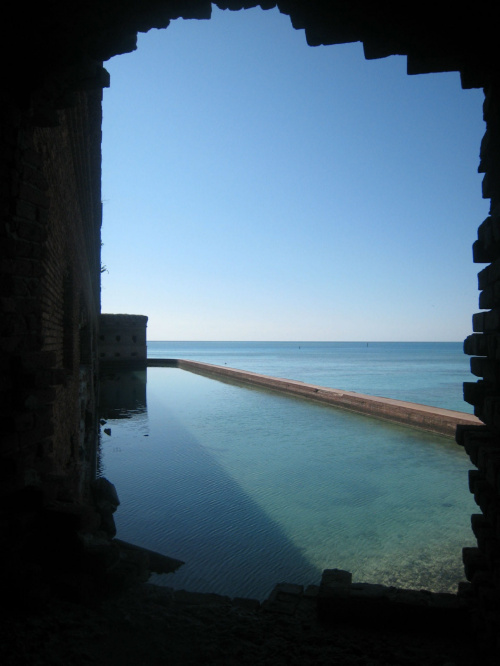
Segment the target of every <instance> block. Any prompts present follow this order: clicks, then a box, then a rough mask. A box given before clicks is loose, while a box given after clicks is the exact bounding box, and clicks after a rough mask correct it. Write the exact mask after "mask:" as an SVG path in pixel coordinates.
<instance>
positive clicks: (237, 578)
mask: <svg viewBox="0 0 500 666" xmlns="http://www.w3.org/2000/svg"><path fill="white" fill-rule="evenodd" d="M197 344H199V343H197ZM212 344H213V343H212ZM224 344H227V343H224ZM235 344H238V345H241V344H242V343H235ZM291 344H293V343H291ZM316 344H317V343H316ZM154 346H155V344H154V343H149V351H150V353H151V352H152V351H153V350H152V347H154ZM210 346H212V345H210ZM251 346H252V347H253V345H251ZM300 346H301V347H302V344H301V345H300ZM229 347H230V349H228V350H226V352H224V350H223V349H222V348H221V349H219V350H217V353H218V354H219V359H220V358H221V357H222V358H224V357H225V358H227V357H228V356H229V355H231V354H232V355H233V358H234V357H235V356H236V355H237V354H239V357H238V358H240V359H241V358H242V354H241V347H239V348H238V351H237V350H235V348H234V346H232V345H229ZM158 348H160V345H159V344H158ZM365 348H366V345H365ZM170 349H172V348H170ZM209 351H210V354H212V353H213V350H209ZM385 351H386V352H388V350H385ZM428 351H429V350H424V351H423V352H422V353H425V354H426V355H427V357H429V353H428ZM448 351H449V350H445V352H446V353H445V354H444V356H445V357H448V358H447V360H446V361H445V362H444V365H445V366H449V375H450V377H451V375H452V374H453V368H452V367H451V366H452V362H451V361H450V359H449V356H450V354H451V351H450V354H449V353H448ZM160 353H161V355H164V354H163V352H160ZM291 353H292V354H293V353H294V352H293V351H292V352H291ZM353 353H354V354H356V351H354V352H353ZM384 353H385V352H384ZM404 353H405V354H407V353H408V350H407V349H406V350H405V351H404ZM210 354H207V357H205V358H200V357H195V356H191V358H196V360H205V361H209V362H215V361H216V360H218V359H214V358H211V357H210ZM265 354H267V358H270V357H272V353H271V352H270V351H269V349H267V350H264V351H262V350H260V351H258V352H257V351H256V350H255V349H251V350H250V351H249V355H250V356H251V355H253V356H254V358H253V362H254V363H255V365H254V366H253V367H250V365H249V364H247V366H246V367H245V366H242V365H241V364H240V365H239V367H243V368H244V369H249V370H259V371H262V366H264V365H265V362H264V356H265ZM165 355H168V356H171V357H172V356H174V357H175V356H184V357H186V356H187V355H185V354H182V355H181V354H177V353H170V354H165ZM259 356H260V358H258V357H259ZM218 362H219V364H224V363H227V365H230V363H229V362H228V361H227V360H226V361H224V360H222V362H221V360H218ZM259 363H260V364H261V367H257V366H258V364H259ZM273 363H274V367H276V368H277V369H278V370H279V368H280V367H282V368H285V365H283V361H282V360H276V359H274V361H273ZM280 363H282V365H281V366H280ZM400 363H401V364H403V362H402V361H400ZM236 365H237V364H236ZM318 365H319V364H318ZM237 367H238V365H237ZM455 371H456V372H458V370H457V369H455ZM267 374H276V375H279V376H287V375H283V374H282V373H280V372H267ZM318 374H323V375H324V376H326V371H325V372H323V373H321V371H320V370H319V371H318ZM344 374H345V376H346V377H347V375H348V374H349V372H348V369H347V368H345V369H344ZM351 374H354V372H353V371H351ZM445 374H447V373H445ZM450 377H448V378H447V379H446V380H445V381H443V385H444V384H447V383H449V378H450ZM298 378H300V379H303V378H302V377H298ZM144 380H145V373H132V375H129V376H126V375H124V374H122V375H121V378H118V377H115V378H113V379H111V380H110V381H109V382H107V383H106V382H103V401H104V402H105V403H106V404H105V405H104V407H103V415H104V416H105V417H106V416H107V417H109V416H112V417H113V418H108V420H107V424H106V426H105V427H106V428H111V435H110V436H107V435H104V434H103V435H102V449H101V462H100V464H101V470H100V471H101V473H102V474H104V475H105V476H107V478H109V479H110V480H111V481H112V482H113V483H115V485H116V486H117V489H118V493H119V496H120V499H121V502H122V504H121V506H120V508H119V509H118V511H117V513H116V514H115V519H116V523H117V527H118V533H119V536H120V537H121V538H123V539H125V540H129V541H131V542H135V543H140V544H142V545H144V546H146V547H149V548H151V549H153V550H158V551H160V552H163V553H166V554H168V555H170V556H172V557H177V558H179V559H182V560H184V561H185V562H186V564H185V565H184V566H183V567H181V569H179V571H178V572H176V573H175V574H173V575H169V576H154V577H153V580H154V582H156V583H160V584H165V585H169V586H172V587H175V588H184V589H190V590H198V591H205V592H208V591H212V592H217V593H219V594H227V595H229V596H250V597H256V598H260V599H263V598H265V597H266V596H267V595H268V594H269V592H270V590H271V589H272V587H273V586H274V584H275V583H277V582H280V581H286V582H296V583H300V584H311V583H318V582H319V580H320V578H321V571H322V570H323V569H325V568H341V569H347V570H349V571H351V572H352V573H353V577H354V579H355V580H358V581H361V580H363V581H368V582H380V583H384V584H390V585H399V586H402V587H411V588H420V587H423V588H427V589H432V590H436V591H438V590H440V591H445V590H448V591H455V590H456V586H457V582H458V581H459V580H463V567H462V563H461V549H462V547H463V546H467V545H475V542H474V539H473V536H472V532H471V530H470V514H471V513H473V512H475V510H476V509H475V504H474V501H473V498H472V496H471V495H470V494H469V492H468V489H467V472H468V469H469V468H470V463H469V461H468V458H467V457H466V455H465V454H464V452H463V450H462V449H461V448H460V447H459V446H458V445H456V444H455V443H454V442H453V440H451V439H449V438H444V437H439V436H434V435H431V434H427V433H424V432H420V431H417V430H412V429H410V428H406V427H403V426H398V425H393V424H389V423H385V422H382V421H378V420H376V419H371V418H369V417H365V416H361V415H356V414H352V413H348V412H345V411H342V410H337V409H334V408H331V407H328V406H324V405H319V404H314V403H311V402H309V401H306V400H301V399H298V398H291V397H288V396H282V395H279V394H275V393H272V392H268V391H265V390H263V389H259V388H254V387H253V388H249V387H241V386H238V385H236V384H232V383H228V382H226V381H224V382H223V381H218V380H214V379H208V378H206V377H202V376H199V375H195V374H192V373H189V372H185V371H182V370H179V369H176V368H149V369H148V371H147V396H146V386H145V384H144ZM371 381H372V380H371V379H364V380H363V379H362V378H360V379H359V383H360V385H361V384H363V383H364V384H365V386H366V385H368V384H370V382H371ZM316 383H321V382H316ZM416 383H418V382H415V383H414V386H413V387H411V388H410V390H412V391H413V390H415V384H416ZM423 383H424V382H423V380H422V384H423ZM381 385H382V384H381ZM358 390H361V389H358ZM363 390H364V392H368V391H367V390H366V389H363ZM441 393H442V391H441ZM394 397H400V396H394Z"/></svg>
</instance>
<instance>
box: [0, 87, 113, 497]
mask: <svg viewBox="0 0 500 666" xmlns="http://www.w3.org/2000/svg"><path fill="white" fill-rule="evenodd" d="M101 95H102V92H101V91H99V92H98V93H95V92H94V93H92V94H88V93H86V94H84V93H79V94H78V95H75V97H74V100H73V106H72V107H71V108H69V109H65V110H61V111H59V112H58V124H57V125H56V126H54V127H39V126H34V127H33V126H30V124H29V123H28V122H23V123H18V126H17V127H14V128H11V137H12V138H11V146H10V155H11V156H12V162H11V169H10V170H9V171H8V173H7V174H6V176H7V177H6V179H5V181H6V182H5V181H4V184H7V186H8V193H9V194H10V197H9V200H8V202H7V203H6V206H5V208H6V209H7V215H6V217H5V220H4V225H2V235H3V239H2V241H3V242H2V250H3V252H2V254H3V255H4V257H3V260H2V278H3V279H2V289H3V292H2V296H3V298H2V336H1V351H2V369H3V370H6V371H7V372H6V373H5V374H4V382H3V386H2V389H3V394H2V407H3V409H4V410H5V412H6V414H5V419H4V420H3V429H4V434H5V437H3V438H2V459H3V465H2V467H3V469H4V470H5V473H6V478H5V479H4V481H3V484H2V490H3V491H8V490H18V489H20V488H23V487H24V486H25V484H26V483H27V481H26V479H25V477H26V475H28V477H29V481H28V483H29V484H32V483H33V482H34V480H35V483H36V484H39V485H40V486H42V485H43V486H44V487H45V485H49V484H52V485H53V484H62V485H63V486H64V490H63V492H65V493H70V494H71V495H72V496H75V497H76V496H78V495H79V494H80V492H81V491H82V488H83V486H82V483H81V478H82V471H83V469H84V467H85V461H86V458H87V455H86V452H85V447H86V446H87V447H88V446H90V440H91V439H92V436H91V434H90V433H86V432H85V421H86V420H87V421H90V418H89V415H88V412H89V411H93V409H94V407H93V404H94V396H93V395H92V391H91V390H87V391H86V396H85V397H82V396H81V395H80V393H81V391H80V386H81V384H82V382H83V383H85V384H86V385H88V386H92V385H93V381H94V380H93V370H92V360H91V354H87V357H86V358H85V359H84V361H85V363H82V362H81V358H80V356H81V351H80V347H81V346H82V345H83V346H86V347H87V348H88V347H89V346H90V347H92V345H95V341H96V338H97V325H98V321H97V317H98V314H99V309H100V305H99V303H100V287H99V275H100V273H99V267H100V214H101V202H100V136H101V135H100V126H101ZM94 365H95V361H94ZM82 401H83V402H82ZM51 492H52V491H51Z"/></svg>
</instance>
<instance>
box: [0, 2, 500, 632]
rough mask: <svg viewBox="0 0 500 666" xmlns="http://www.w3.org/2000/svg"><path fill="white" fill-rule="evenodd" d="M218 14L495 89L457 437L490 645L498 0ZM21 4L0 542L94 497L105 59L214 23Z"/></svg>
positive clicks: (4, 112) (9, 158)
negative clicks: (172, 32) (273, 20)
mask: <svg viewBox="0 0 500 666" xmlns="http://www.w3.org/2000/svg"><path fill="white" fill-rule="evenodd" d="M216 4H217V5H218V6H219V7H220V8H223V9H224V8H230V9H234V10H236V9H242V8H245V7H254V6H257V5H260V6H261V7H262V8H264V9H268V8H270V7H275V6H278V8H279V9H280V11H282V12H283V13H286V14H289V15H290V18H291V23H292V26H293V27H294V28H296V29H304V33H305V38H306V40H307V42H308V43H309V44H310V45H312V46H314V45H318V44H336V43H343V42H348V41H362V42H363V44H364V51H365V56H366V57H367V58H377V57H385V56H388V55H391V54H402V55H406V56H407V60H408V71H409V73H413V74H416V73H423V72H431V71H432V72H439V71H459V72H460V74H461V80H462V85H463V86H464V87H481V88H484V91H485V107H484V109H485V120H486V122H487V131H486V135H485V139H484V141H483V144H482V147H481V160H480V171H482V172H484V173H485V178H484V183H483V196H484V197H485V198H489V199H491V202H492V205H491V215H490V216H489V217H488V219H487V220H485V221H481V220H478V224H480V227H479V233H478V240H477V242H476V243H475V244H474V259H475V261H477V262H479V263H487V264H489V265H488V266H486V268H484V269H483V270H482V271H481V273H480V277H479V286H480V289H481V295H480V308H481V309H482V310H484V311H483V312H480V313H478V314H476V315H474V319H473V333H472V335H471V336H470V337H469V338H468V339H467V341H466V344H465V348H466V352H467V353H469V354H471V355H472V356H473V358H472V361H471V366H472V370H473V372H474V373H475V374H476V375H477V376H478V377H479V381H478V382H477V383H471V384H469V385H467V386H466V387H465V398H466V399H467V400H468V401H469V402H471V403H472V404H473V405H474V408H475V413H476V415H477V416H479V417H480V418H481V419H482V420H483V421H484V422H485V424H486V426H485V427H484V428H482V429H481V428H480V429H471V430H466V431H465V430H464V431H461V432H460V433H459V438H458V439H459V441H460V443H461V444H463V445H464V446H465V448H466V450H467V452H468V453H469V455H470V456H471V460H472V462H473V463H474V465H475V466H476V467H477V470H474V472H473V473H472V474H471V480H470V489H471V491H472V492H473V493H474V496H475V498H476V501H477V502H478V504H479V506H480V508H481V511H482V514H478V517H476V518H475V519H474V520H473V529H474V532H475V534H476V536H477V537H478V549H469V550H468V551H467V552H466V553H465V570H466V575H467V577H468V579H469V581H470V586H469V588H468V591H467V590H465V588H464V593H467V594H470V598H471V599H472V600H473V601H472V602H471V603H474V604H475V607H476V609H477V611H478V616H480V617H481V618H482V621H483V626H488V627H489V628H490V634H491V635H495V631H496V632H497V633H498V628H499V627H500V604H499V598H500V576H499V571H500V546H499V544H500V511H499V507H500V439H499V436H500V199H499V195H500V152H499V148H500V83H499V82H500V67H499V62H498V55H497V43H498V38H497V30H496V23H495V20H494V12H493V8H494V7H495V3H493V2H484V1H478V2H475V3H474V4H471V3H467V4H463V5H460V6H459V5H458V4H457V3H449V2H440V1H439V0H435V1H434V2H418V3H408V2H403V1H399V2H397V1H395V0H378V1H374V0H328V1H327V0H281V1H280V2H273V1H265V2H260V3H259V2H241V1H239V2H238V1H237V0H234V1H230V0H228V1H227V2H222V1H220V2H217V3H216ZM10 10H11V11H10V14H9V17H8V19H7V21H6V24H5V25H6V34H8V35H9V38H10V39H9V40H4V43H3V45H2V49H4V52H3V53H2V56H3V57H2V60H1V62H2V93H1V94H2V98H1V100H2V101H1V106H0V114H1V127H2V133H1V135H0V174H1V181H0V182H1V189H0V210H1V214H2V219H1V223H0V262H1V263H0V299H1V300H0V372H1V377H0V392H1V396H0V399H1V400H0V402H1V405H2V411H3V418H2V434H1V448H0V479H1V487H0V495H1V496H2V497H3V500H1V505H0V520H1V521H2V527H3V528H4V529H3V531H2V534H3V535H5V534H9V530H11V533H12V530H13V529H14V527H13V525H14V523H16V520H17V523H16V525H17V527H15V529H20V528H19V525H20V524H21V523H22V524H23V525H25V524H26V520H24V519H23V520H22V521H21V523H20V522H19V520H18V518H16V520H14V521H13V518H12V516H13V515H14V514H15V511H14V510H13V507H19V506H21V505H22V506H28V508H29V509H30V510H32V509H33V506H32V505H30V504H29V502H28V504H27V505H26V504H22V502H21V499H20V498H22V497H24V498H26V497H28V496H29V497H34V496H36V497H37V498H38V499H37V500H36V501H37V502H39V503H41V504H43V503H46V502H47V501H48V500H49V499H51V498H58V499H62V498H65V499H66V501H76V500H79V499H81V497H82V496H84V495H85V489H86V487H87V484H86V481H85V479H86V477H85V470H86V469H87V467H88V462H89V455H90V454H91V451H92V448H93V445H94V439H95V432H96V426H95V418H94V415H95V412H94V405H95V390H96V381H95V366H96V362H97V354H96V335H97V317H98V314H99V276H100V272H99V270H100V225H101V201H100V131H101V130H100V123H101V106H100V104H101V94H102V88H103V86H106V85H107V84H108V81H107V78H108V77H107V74H106V71H105V70H104V69H103V67H102V62H103V61H105V60H107V59H108V58H110V57H112V56H113V55H117V54H119V53H123V52H127V51H131V50H133V49H134V48H135V43H136V33H137V32H138V31H147V30H149V29H150V28H152V27H156V28H159V27H167V26H168V24H169V21H170V20H172V19H176V18H178V17H183V18H195V19H207V18H209V17H210V11H211V3H210V2H208V1H207V0H88V1H87V2H84V3H69V2H67V0H47V1H45V2H43V1H42V2H39V3H37V4H36V5H32V6H30V7H29V10H28V9H27V8H26V7H25V6H24V5H22V4H20V3H19V4H17V5H13V6H12V7H11V8H10ZM478 150H479V147H478ZM476 167H477V165H470V168H471V169H473V168H476ZM472 240H473V239H471V241H472ZM471 314H472V313H471ZM464 492H467V489H466V488H464ZM33 493H34V494H33ZM6 498H7V499H6ZM12 498H15V499H12ZM23 501H24V500H23ZM30 501H32V500H30ZM20 502H21V504H20ZM18 513H19V512H18ZM16 515H18V514H16ZM23 521H24V522H23ZM16 534H18V532H16Z"/></svg>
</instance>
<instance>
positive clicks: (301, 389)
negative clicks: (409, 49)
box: [148, 358, 482, 437]
mask: <svg viewBox="0 0 500 666" xmlns="http://www.w3.org/2000/svg"><path fill="white" fill-rule="evenodd" d="M148 366H150V367H175V368H181V369H182V370H188V371H189V372H195V373H198V374H201V375H206V376H208V377H214V378H217V377H224V378H227V379H230V380H233V381H235V382H241V383H243V384H249V385H251V386H262V387H263V388H267V389H270V390H272V391H279V392H280V393H285V394H287V395H294V396H300V397H301V398H307V399H308V400H314V401H315V402H322V403H324V404H328V405H332V406H333V407H338V408H340V409H347V410H349V411H352V412H357V413H358V414H366V415H367V416H374V417H376V418H380V419H384V420H385V421H392V422H394V423H401V424H403V425H407V426H411V427H413V428H419V429H420V430H427V431H428V432H434V433H437V434H439V435H446V436H448V437H455V433H456V429H457V426H480V425H482V423H481V421H480V420H479V419H478V418H477V417H476V416H473V415H472V414H466V413H463V412H455V411H453V410H451V409H440V408H438V407H428V406H426V405H419V404H416V403H413V402H405V401H403V400H393V399H391V398H379V397H376V396H371V395H364V394H363V393H355V392H354V391H343V390H339V389H333V388H325V387H324V386H316V385H314V384H306V383H304V382H300V381H296V380H293V379H282V378H279V377H269V376H268V375H261V374H258V373H256V372H248V371H246V370H236V369H234V368H228V367H225V366H220V365H212V364H210V363H201V362H199V361H188V360H184V359H156V358H155V359H148Z"/></svg>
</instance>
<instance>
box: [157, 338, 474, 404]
mask: <svg viewBox="0 0 500 666" xmlns="http://www.w3.org/2000/svg"><path fill="white" fill-rule="evenodd" d="M148 357H149V358H184V359H189V360H193V361H203V362H204V363H214V364H216V365H227V366H228V367H230V368H238V369H240V370H250V371H251V372H259V373H262V374H264V375H271V376H272V377H286V378H288V379H297V380H299V381H303V382H308V383H310V384H317V385H319V386H327V387H329V388H336V389H343V390H345V391H356V392H358V393H367V394H368V395H376V396H381V397H385V398H396V399H397V400H407V401H408V402H417V403H420V404H423V405H431V406H433V407H443V408H445V409H453V410H456V411H460V412H467V413H470V414H471V413H472V411H473V409H472V406H471V405H469V404H467V403H465V402H464V401H463V389H462V385H463V382H466V381H474V380H475V379H476V378H475V377H473V376H472V375H471V373H470V365H469V357H468V356H466V355H465V354H464V353H463V343H461V342H148Z"/></svg>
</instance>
